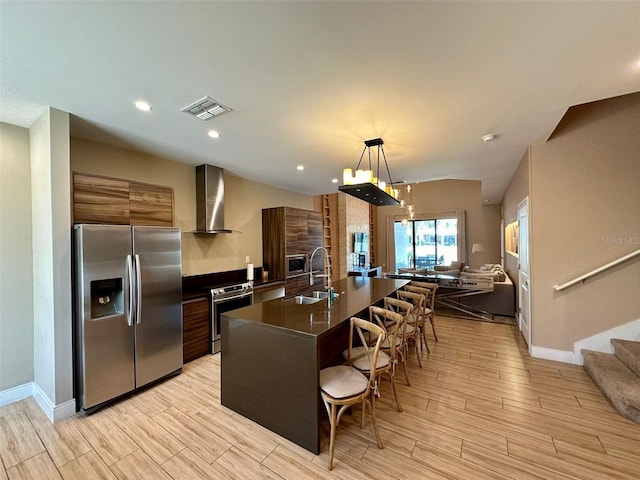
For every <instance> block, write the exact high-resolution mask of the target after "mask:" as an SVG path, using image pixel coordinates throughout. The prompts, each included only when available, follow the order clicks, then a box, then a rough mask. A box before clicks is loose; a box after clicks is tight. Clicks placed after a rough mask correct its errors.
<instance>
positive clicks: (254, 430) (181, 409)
mask: <svg viewBox="0 0 640 480" xmlns="http://www.w3.org/2000/svg"><path fill="white" fill-rule="evenodd" d="M437 328H438V336H439V338H440V341H439V342H438V343H437V344H435V342H434V341H433V337H429V340H430V345H431V347H432V350H431V352H432V353H431V354H430V355H427V354H426V353H425V354H422V363H423V368H418V366H417V361H416V358H415V354H414V352H410V353H411V355H410V356H409V377H410V380H411V386H410V387H409V386H406V385H404V383H403V380H402V379H403V377H402V375H400V378H399V381H398V383H399V387H398V390H399V398H400V402H401V404H402V407H403V412H402V413H398V411H397V410H396V408H395V404H393V403H392V402H391V401H390V400H389V399H390V398H391V392H390V387H389V383H388V382H386V381H385V382H384V384H383V386H382V392H381V393H382V396H381V398H380V400H379V401H378V402H377V418H378V420H379V427H380V433H381V436H382V438H383V441H384V443H385V448H384V449H382V450H380V449H378V448H377V445H376V444H375V441H374V438H373V432H372V429H371V425H370V422H368V421H367V423H366V426H365V429H364V430H361V429H360V428H359V425H358V419H359V417H360V415H359V413H360V412H359V409H355V410H354V412H353V415H351V416H345V417H344V418H343V420H342V422H341V427H340V428H339V430H338V435H337V442H336V459H335V466H334V469H333V471H331V472H329V471H327V469H326V463H327V449H328V445H327V443H328V441H327V438H326V437H325V438H324V441H323V443H322V453H321V454H320V455H318V456H316V455H314V454H312V453H310V452H308V451H306V450H304V449H302V448H301V447H298V446H297V445H294V444H292V443H291V442H289V441H287V440H285V439H283V438H281V437H279V436H278V435H276V434H274V433H272V432H270V431H268V430H266V429H264V428H262V427H260V426H259V425H256V424H254V423H253V422H251V421H249V420H247V419H245V418H243V417H242V416H240V415H237V414H235V413H234V412H232V411H230V410H228V409H226V408H225V407H223V406H221V405H220V389H219V378H220V356H219V355H216V356H207V357H205V358H201V359H198V360H196V361H195V362H192V363H190V364H188V365H186V366H185V368H184V373H183V374H182V375H179V376H177V377H174V378H173V379H170V380H168V381H165V382H164V383H162V384H160V385H157V386H155V387H153V388H150V389H148V390H146V391H144V392H142V393H139V394H137V395H135V396H133V397H130V398H128V399H126V400H123V401H120V402H118V403H116V404H113V405H111V406H109V407H107V408H104V409H102V410H101V411H99V412H98V413H96V414H94V415H91V416H85V415H77V416H76V417H73V418H70V419H67V420H65V421H63V422H59V423H56V424H51V423H50V422H49V421H48V420H47V419H46V417H45V416H44V414H43V413H42V411H41V410H40V409H39V408H38V406H37V405H36V403H35V401H34V400H33V398H28V399H25V400H22V401H20V402H16V403H14V404H11V405H7V406H5V407H2V408H0V458H1V460H2V465H1V466H0V480H4V479H7V478H8V479H11V480H17V479H30V480H32V479H37V480H40V479H61V478H63V479H65V480H72V479H82V480H88V479H154V480H155V479H176V480H178V479H189V480H194V479H222V478H224V479H263V478H273V479H282V478H289V479H296V480H298V479H324V478H341V479H367V480H376V479H396V478H397V479H470V480H471V479H473V480H477V479H514V480H522V479H525V480H528V479H545V480H547V479H589V480H596V479H625V480H627V479H633V478H635V479H637V478H640V425H637V424H635V423H632V422H630V421H628V420H625V419H624V418H623V417H621V416H620V415H618V414H617V413H616V412H615V411H614V410H613V409H612V408H611V407H610V406H609V404H608V403H607V401H606V400H605V398H604V397H603V396H602V394H601V393H600V392H599V390H598V389H597V388H596V387H595V386H594V384H593V382H592V381H591V380H590V378H589V377H588V376H587V374H586V373H585V372H584V370H583V369H582V368H581V367H577V366H574V365H566V364H562V363H556V362H550V361H544V360H536V359H532V358H531V357H529V355H528V354H527V353H526V348H525V344H524V342H523V340H522V339H521V337H520V335H519V334H518V332H517V331H516V329H515V327H512V326H509V325H500V324H491V323H481V322H476V321H471V320H462V319H456V318H450V317H440V318H438V321H437ZM259 401H260V399H259V398H256V402H259Z"/></svg>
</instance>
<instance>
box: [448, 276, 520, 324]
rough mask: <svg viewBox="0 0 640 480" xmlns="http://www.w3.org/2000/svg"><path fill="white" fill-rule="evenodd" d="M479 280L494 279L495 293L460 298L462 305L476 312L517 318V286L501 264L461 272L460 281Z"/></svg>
mask: <svg viewBox="0 0 640 480" xmlns="http://www.w3.org/2000/svg"><path fill="white" fill-rule="evenodd" d="M477 278H490V279H492V280H493V292H490V293H486V294H484V293H483V294H480V295H471V296H468V297H460V298H459V301H460V303H462V304H463V305H466V306H468V307H471V308H472V309H474V310H482V311H483V312H488V313H491V314H493V315H502V316H506V317H515V315H516V291H515V285H514V284H513V282H512V281H511V279H510V278H509V275H507V273H506V272H505V271H504V270H503V268H502V266H501V265H499V264H487V265H483V266H482V267H480V269H470V268H465V269H463V270H462V271H461V272H460V279H463V280H473V279H477Z"/></svg>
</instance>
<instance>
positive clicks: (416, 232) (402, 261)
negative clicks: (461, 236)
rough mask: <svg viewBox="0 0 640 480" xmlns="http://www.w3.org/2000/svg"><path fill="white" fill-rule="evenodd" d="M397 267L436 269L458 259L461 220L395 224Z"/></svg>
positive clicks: (445, 219) (434, 220) (430, 220)
mask: <svg viewBox="0 0 640 480" xmlns="http://www.w3.org/2000/svg"><path fill="white" fill-rule="evenodd" d="M394 238H395V249H396V268H433V267H434V266H435V265H449V264H450V263H451V262H454V261H456V260H458V243H459V242H458V219H457V218H438V219H426V220H409V221H408V222H407V224H406V225H403V224H402V222H400V221H396V222H394Z"/></svg>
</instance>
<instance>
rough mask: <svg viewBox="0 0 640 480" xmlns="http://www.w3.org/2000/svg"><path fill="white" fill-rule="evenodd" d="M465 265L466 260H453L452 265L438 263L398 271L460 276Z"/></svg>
mask: <svg viewBox="0 0 640 480" xmlns="http://www.w3.org/2000/svg"><path fill="white" fill-rule="evenodd" d="M464 267H465V264H464V262H451V264H450V265H436V266H435V267H433V268H399V269H398V273H414V274H416V275H448V276H450V277H456V278H458V277H459V276H460V272H461V271H462V269H463V268H464Z"/></svg>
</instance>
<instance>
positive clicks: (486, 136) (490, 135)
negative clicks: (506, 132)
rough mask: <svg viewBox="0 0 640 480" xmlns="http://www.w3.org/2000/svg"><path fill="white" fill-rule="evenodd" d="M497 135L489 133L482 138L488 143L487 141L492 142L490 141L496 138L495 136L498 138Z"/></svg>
mask: <svg viewBox="0 0 640 480" xmlns="http://www.w3.org/2000/svg"><path fill="white" fill-rule="evenodd" d="M497 136H498V135H496V134H495V133H487V134H486V135H483V136H482V137H480V138H481V139H482V141H483V142H484V143H487V142H490V141H492V140H495V138H496V137H497Z"/></svg>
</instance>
